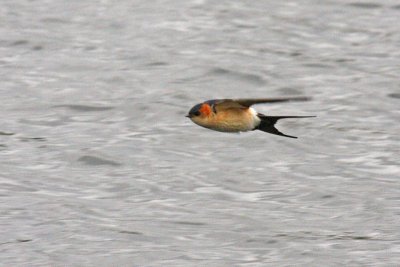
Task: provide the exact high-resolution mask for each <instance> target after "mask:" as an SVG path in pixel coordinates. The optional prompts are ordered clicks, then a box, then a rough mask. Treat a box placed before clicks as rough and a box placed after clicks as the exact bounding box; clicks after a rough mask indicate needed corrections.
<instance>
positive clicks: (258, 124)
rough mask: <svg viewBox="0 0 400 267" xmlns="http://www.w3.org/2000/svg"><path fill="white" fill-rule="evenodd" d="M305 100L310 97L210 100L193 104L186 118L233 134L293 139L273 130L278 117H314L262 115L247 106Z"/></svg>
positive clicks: (203, 125)
mask: <svg viewBox="0 0 400 267" xmlns="http://www.w3.org/2000/svg"><path fill="white" fill-rule="evenodd" d="M307 100H310V98H309V97H303V96H298V97H283V98H260V99H213V100H208V101H205V102H203V103H200V104H197V105H195V106H193V107H192V109H190V111H189V113H188V115H186V117H188V118H190V119H191V120H192V121H193V122H194V123H195V124H197V125H200V126H202V127H205V128H208V129H211V130H215V131H219V132H230V133H236V132H247V131H254V130H260V131H264V132H267V133H270V134H275V135H280V136H284V137H289V138H297V137H296V136H292V135H287V134H284V133H282V132H280V131H279V130H278V129H276V128H275V124H276V122H277V121H278V120H280V119H291V118H311V117H315V116H266V115H264V114H261V113H258V112H257V111H256V110H255V109H253V108H252V107H251V106H252V105H255V104H261V103H276V102H287V101H307Z"/></svg>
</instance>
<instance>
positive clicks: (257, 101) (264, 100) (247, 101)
mask: <svg viewBox="0 0 400 267" xmlns="http://www.w3.org/2000/svg"><path fill="white" fill-rule="evenodd" d="M310 99H311V97H307V96H294V97H278V98H247V99H246V98H243V99H234V100H233V101H235V102H237V103H239V104H240V105H242V106H245V107H250V106H251V105H255V104H261V103H277V102H289V101H309V100H310Z"/></svg>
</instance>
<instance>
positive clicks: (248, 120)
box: [194, 110, 260, 132]
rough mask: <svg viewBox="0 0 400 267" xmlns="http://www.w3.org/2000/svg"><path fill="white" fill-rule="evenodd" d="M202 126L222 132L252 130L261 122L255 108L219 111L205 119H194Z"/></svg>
mask: <svg viewBox="0 0 400 267" xmlns="http://www.w3.org/2000/svg"><path fill="white" fill-rule="evenodd" d="M194 122H195V123H196V124H198V125H200V126H203V127H205V128H208V129H212V130H215V131H220V132H246V131H252V130H254V128H255V127H256V126H257V125H258V124H259V123H260V119H259V118H258V117H257V116H256V115H255V114H254V112H253V110H247V111H241V112H235V111H224V112H218V113H217V114H214V115H213V116H210V117H208V118H206V119H203V120H194Z"/></svg>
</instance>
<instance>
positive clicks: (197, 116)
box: [186, 103, 213, 123]
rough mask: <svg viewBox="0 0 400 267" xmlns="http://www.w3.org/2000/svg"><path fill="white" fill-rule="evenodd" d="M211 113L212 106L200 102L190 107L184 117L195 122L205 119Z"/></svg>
mask: <svg viewBox="0 0 400 267" xmlns="http://www.w3.org/2000/svg"><path fill="white" fill-rule="evenodd" d="M212 113H213V110H212V107H211V106H210V105H209V104H208V103H201V104H197V105H195V106H194V107H192V108H191V109H190V111H189V113H188V115H186V117H188V118H189V119H191V120H192V121H193V122H195V123H199V122H201V121H203V120H206V119H207V118H208V117H209V116H210V115H211V114H212Z"/></svg>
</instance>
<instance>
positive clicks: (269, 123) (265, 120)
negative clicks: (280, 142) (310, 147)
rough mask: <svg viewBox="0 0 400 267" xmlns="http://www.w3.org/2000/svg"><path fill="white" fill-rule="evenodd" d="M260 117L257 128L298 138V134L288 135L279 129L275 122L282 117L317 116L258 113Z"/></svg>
mask: <svg viewBox="0 0 400 267" xmlns="http://www.w3.org/2000/svg"><path fill="white" fill-rule="evenodd" d="M257 116H258V117H259V118H260V119H261V122H260V125H258V127H257V128H256V129H255V130H260V131H264V132H267V133H270V134H276V135H281V136H285V137H290V138H297V137H296V136H292V135H287V134H284V133H281V132H280V131H279V130H278V129H276V128H275V126H274V125H275V123H276V122H277V121H278V120H280V119H291V118H312V117H316V116H265V115H262V114H258V115H257Z"/></svg>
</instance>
